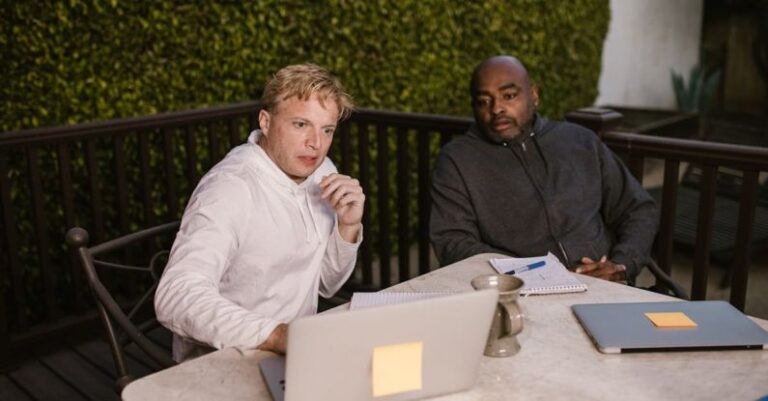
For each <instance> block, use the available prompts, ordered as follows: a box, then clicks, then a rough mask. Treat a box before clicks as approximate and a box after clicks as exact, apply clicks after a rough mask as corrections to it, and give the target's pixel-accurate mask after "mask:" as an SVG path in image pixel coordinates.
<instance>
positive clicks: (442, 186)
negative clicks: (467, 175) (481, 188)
mask: <svg viewBox="0 0 768 401" xmlns="http://www.w3.org/2000/svg"><path fill="white" fill-rule="evenodd" d="M431 193H432V211H431V215H430V239H431V241H432V246H433V247H434V250H435V253H436V255H437V259H438V261H439V262H440V265H441V266H445V265H449V264H451V263H455V262H458V261H460V260H462V259H466V258H468V257H470V256H473V255H477V254H480V253H486V252H495V253H507V252H504V251H502V250H500V249H497V248H494V247H492V246H490V245H488V244H486V243H484V242H483V241H482V239H481V238H480V233H479V231H478V222H477V216H476V213H475V210H474V207H473V205H472V202H471V201H470V198H469V196H468V194H467V188H466V186H465V185H464V178H463V177H462V176H461V173H460V172H459V169H458V168H457V167H456V164H455V162H454V161H453V160H452V159H451V158H450V157H449V156H447V155H446V154H444V153H441V154H440V155H439V156H438V158H437V161H436V162H435V169H434V173H433V177H432V191H431Z"/></svg>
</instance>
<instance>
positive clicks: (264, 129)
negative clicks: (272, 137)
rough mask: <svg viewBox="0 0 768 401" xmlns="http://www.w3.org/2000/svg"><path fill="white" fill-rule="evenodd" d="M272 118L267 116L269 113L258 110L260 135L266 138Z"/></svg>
mask: <svg viewBox="0 0 768 401" xmlns="http://www.w3.org/2000/svg"><path fill="white" fill-rule="evenodd" d="M271 117H272V116H270V115H269V112H268V111H266V110H264V109H261V110H259V128H261V133H262V135H264V136H266V135H269V123H270V119H271Z"/></svg>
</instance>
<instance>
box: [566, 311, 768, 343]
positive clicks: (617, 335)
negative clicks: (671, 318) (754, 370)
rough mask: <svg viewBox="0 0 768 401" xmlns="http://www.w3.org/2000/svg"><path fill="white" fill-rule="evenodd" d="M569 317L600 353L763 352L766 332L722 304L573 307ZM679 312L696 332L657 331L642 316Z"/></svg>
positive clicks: (648, 320)
mask: <svg viewBox="0 0 768 401" xmlns="http://www.w3.org/2000/svg"><path fill="white" fill-rule="evenodd" d="M572 309H573V312H574V314H575V315H576V317H577V318H578V319H579V322H581V325H582V326H583V327H584V330H586V332H587V334H588V335H589V336H590V337H591V338H592V341H593V342H594V343H595V346H597V348H598V349H599V350H600V351H601V352H604V353H621V352H637V351H682V350H691V351H692V350H709V349H768V332H766V331H765V330H763V329H762V328H761V327H760V326H758V325H757V324H756V323H755V322H753V321H752V320H750V319H749V318H748V317H746V316H745V315H744V314H743V313H741V312H740V311H739V310H738V309H736V308H734V307H733V306H732V305H731V304H729V303H727V302H724V301H690V302H634V303H606V304H577V305H573V306H572ZM670 312H682V313H683V314H685V316H687V317H688V318H689V319H690V320H692V321H693V322H694V323H695V327H688V328H667V327H657V326H656V324H654V323H653V322H652V321H651V319H649V318H648V316H646V313H670Z"/></svg>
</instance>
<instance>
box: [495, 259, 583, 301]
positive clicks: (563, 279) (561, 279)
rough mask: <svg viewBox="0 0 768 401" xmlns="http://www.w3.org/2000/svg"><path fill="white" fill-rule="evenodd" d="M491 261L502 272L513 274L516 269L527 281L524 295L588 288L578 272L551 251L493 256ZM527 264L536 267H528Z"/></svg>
mask: <svg viewBox="0 0 768 401" xmlns="http://www.w3.org/2000/svg"><path fill="white" fill-rule="evenodd" d="M542 262H543V263H542ZM490 263H491V266H493V268H494V269H496V271H497V272H499V273H501V274H513V273H512V272H513V271H515V273H514V274H515V276H517V277H520V278H521V279H522V280H523V281H524V282H525V285H524V286H523V289H522V290H521V291H520V294H523V295H543V294H562V293H567V292H582V291H586V290H587V285H586V284H584V283H582V282H581V281H579V279H578V278H576V274H574V273H571V272H570V271H568V269H566V268H565V266H563V264H562V263H560V261H559V260H558V259H557V258H556V257H555V255H553V254H551V253H548V254H547V255H546V256H537V257H533V258H493V259H491V260H490ZM527 266H534V267H533V268H527ZM520 270H525V271H520Z"/></svg>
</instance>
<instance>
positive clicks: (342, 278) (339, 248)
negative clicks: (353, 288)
mask: <svg viewBox="0 0 768 401" xmlns="http://www.w3.org/2000/svg"><path fill="white" fill-rule="evenodd" d="M338 225H339V222H338V220H337V221H336V222H335V223H334V227H333V234H331V236H330V238H329V239H328V246H327V247H326V249H325V256H323V264H322V269H321V270H320V288H319V292H320V295H321V296H323V297H325V298H330V297H332V296H333V294H335V293H336V291H338V290H339V288H341V286H342V285H344V283H345V282H346V281H347V279H348V278H349V276H350V275H351V274H352V271H354V269H355V263H356V262H357V249H358V248H359V247H360V243H361V242H362V241H363V227H362V226H360V232H359V233H358V235H357V240H356V241H355V242H354V243H350V242H347V241H345V240H344V239H343V238H341V235H340V234H339V227H338Z"/></svg>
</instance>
